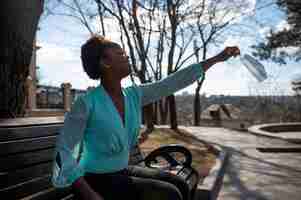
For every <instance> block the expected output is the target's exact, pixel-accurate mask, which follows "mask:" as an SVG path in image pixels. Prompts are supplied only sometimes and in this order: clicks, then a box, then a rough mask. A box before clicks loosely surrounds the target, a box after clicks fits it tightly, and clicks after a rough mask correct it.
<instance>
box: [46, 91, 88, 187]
mask: <svg viewBox="0 0 301 200" xmlns="http://www.w3.org/2000/svg"><path fill="white" fill-rule="evenodd" d="M88 116H89V109H88V108H87V105H86V103H85V101H84V99H83V98H81V97H79V98H78V99H77V100H76V101H75V102H74V104H73V105H72V107H71V110H70V111H69V112H67V113H66V114H65V120H64V126H63V128H62V130H61V131H60V133H59V135H58V137H57V142H56V149H55V159H54V164H53V174H52V184H53V185H54V186H55V187H59V188H61V187H68V186H70V185H71V184H72V183H73V182H74V181H75V180H76V179H78V178H79V177H81V176H83V175H84V171H83V169H82V168H81V167H80V166H79V164H78V162H77V157H78V154H79V147H80V145H81V142H82V139H83V135H84V130H85V128H86V123H87V120H88Z"/></svg>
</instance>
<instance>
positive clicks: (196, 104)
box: [193, 84, 201, 126]
mask: <svg viewBox="0 0 301 200" xmlns="http://www.w3.org/2000/svg"><path fill="white" fill-rule="evenodd" d="M200 90H201V85H200V84H198V86H197V88H196V89H195V96H194V101H193V107H194V125H195V126H200V115H201V102H200Z"/></svg>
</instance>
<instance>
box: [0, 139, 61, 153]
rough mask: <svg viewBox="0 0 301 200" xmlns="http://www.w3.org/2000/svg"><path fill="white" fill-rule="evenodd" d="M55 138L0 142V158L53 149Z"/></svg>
mask: <svg viewBox="0 0 301 200" xmlns="http://www.w3.org/2000/svg"><path fill="white" fill-rule="evenodd" d="M55 141H56V136H48V137H41V138H34V139H23V140H14V141H9V142H0V156H3V155H6V154H12V153H18V152H28V151H33V150H39V149H45V148H50V147H52V148H54V145H55Z"/></svg>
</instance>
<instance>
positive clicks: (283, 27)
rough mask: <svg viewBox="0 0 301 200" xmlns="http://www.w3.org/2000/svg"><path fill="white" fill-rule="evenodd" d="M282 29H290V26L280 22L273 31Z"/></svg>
mask: <svg viewBox="0 0 301 200" xmlns="http://www.w3.org/2000/svg"><path fill="white" fill-rule="evenodd" d="M283 29H290V25H289V24H288V23H287V21H286V20H285V19H284V20H281V21H280V22H279V23H278V24H277V25H276V29H275V31H282V30H283Z"/></svg>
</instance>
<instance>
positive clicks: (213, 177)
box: [195, 146, 229, 200]
mask: <svg viewBox="0 0 301 200" xmlns="http://www.w3.org/2000/svg"><path fill="white" fill-rule="evenodd" d="M213 147H214V148H215V150H217V151H219V155H218V157H217V160H216V164H215V165H214V167H213V168H212V169H211V170H210V172H209V175H208V176H206V177H205V178H204V179H203V180H202V181H201V182H200V183H199V184H198V186H197V190H196V193H195V200H216V199H217V197H218V194H219V192H220V190H221V188H222V185H223V179H224V175H225V172H226V167H227V164H228V161H229V153H228V152H227V151H225V150H223V149H221V148H220V147H218V146H213Z"/></svg>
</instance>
